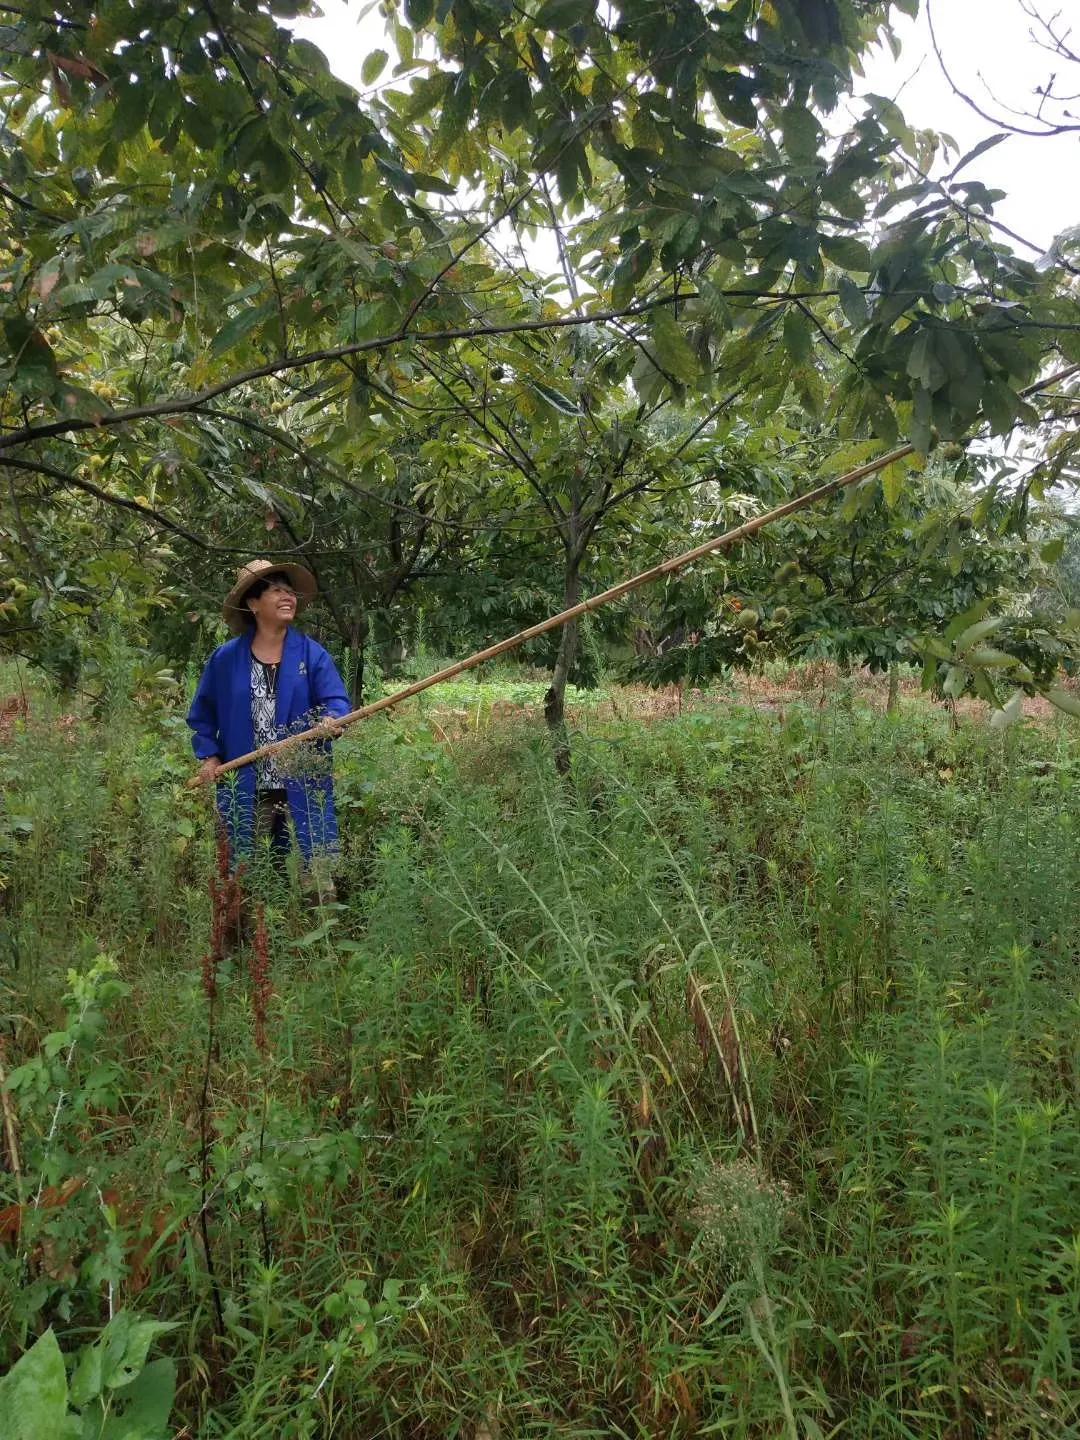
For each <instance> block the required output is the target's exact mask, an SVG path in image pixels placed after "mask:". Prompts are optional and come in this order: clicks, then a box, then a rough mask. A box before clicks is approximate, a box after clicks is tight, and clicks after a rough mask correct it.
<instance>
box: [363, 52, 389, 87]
mask: <svg viewBox="0 0 1080 1440" xmlns="http://www.w3.org/2000/svg"><path fill="white" fill-rule="evenodd" d="M389 58H390V57H389V56H388V55H387V53H386V51H385V50H372V51H370V52H369V53H368V54H367V55H365V57H364V63H363V65H361V67H360V79H361V80H362V81H363V83H364V84H365V85H371V84H372V83H373V82H374V81H376V80H377V79H378V78H379V76H380V75H381V74H382V72H383V71H384V70H385V69H386V62H387V60H388V59H389Z"/></svg>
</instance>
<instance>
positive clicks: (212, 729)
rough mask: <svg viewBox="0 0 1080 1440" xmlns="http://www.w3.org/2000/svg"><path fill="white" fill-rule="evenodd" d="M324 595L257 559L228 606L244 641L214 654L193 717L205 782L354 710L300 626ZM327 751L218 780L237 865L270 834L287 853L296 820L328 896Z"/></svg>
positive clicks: (332, 828) (333, 841) (333, 827)
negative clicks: (252, 754)
mask: <svg viewBox="0 0 1080 1440" xmlns="http://www.w3.org/2000/svg"><path fill="white" fill-rule="evenodd" d="M316 591H317V586H316V584H315V577H314V576H313V575H312V574H311V572H310V571H308V570H305V569H304V567H303V566H302V565H295V564H293V563H292V562H291V561H277V560H274V561H271V560H253V561H252V562H251V563H250V564H249V565H245V566H244V567H243V569H242V570H241V571H240V572H239V574H238V575H237V577H236V584H235V585H234V586H233V587H232V589H231V590H230V591H229V593H228V595H227V596H226V597H225V605H224V615H225V620H226V623H227V624H228V626H229V629H230V630H232V631H233V633H234V634H235V635H236V637H237V638H236V639H235V640H227V641H226V642H225V644H224V645H221V646H219V647H218V649H217V650H215V651H214V653H213V655H211V657H210V659H209V661H208V662H207V665H206V669H205V670H204V671H203V673H202V678H201V679H200V681H199V688H198V689H197V690H196V692H195V699H194V700H193V701H192V705H191V709H190V711H189V712H188V717H187V722H188V724H189V725H190V726H191V729H192V731H193V732H194V733H193V736H192V747H193V749H194V751H195V755H196V758H197V759H199V760H201V761H202V765H201V767H200V770H199V774H200V776H201V778H202V779H203V780H204V781H206V782H207V783H209V782H210V781H212V780H214V779H216V777H217V773H218V770H219V769H220V768H221V766H222V764H224V762H225V761H227V760H232V759H235V757H236V756H238V755H244V754H247V753H248V751H251V750H255V749H257V748H258V747H260V746H262V745H266V744H269V743H270V742H271V741H274V740H281V739H284V738H285V736H286V735H287V734H295V733H296V732H298V731H300V730H307V729H309V728H310V727H311V726H312V725H315V724H318V722H319V721H320V720H324V719H326V718H327V717H329V716H339V715H345V714H346V713H347V712H348V711H349V709H350V705H349V697H348V695H347V694H346V693H345V686H344V684H343V683H342V680H341V676H340V675H339V674H338V672H337V667H336V666H335V665H334V662H333V660H331V658H330V656H329V655H328V654H327V652H326V651H325V650H324V649H323V647H322V646H321V645H318V644H316V643H315V641H314V640H312V639H310V638H309V637H308V636H307V635H302V634H301V633H300V631H299V630H295V629H294V628H293V623H292V622H293V621H294V620H295V618H296V616H297V614H298V612H299V611H300V610H302V609H303V607H304V606H305V605H306V604H307V603H308V602H309V601H310V600H312V599H313V598H314V596H315V594H316ZM329 753H330V742H329V741H328V740H327V741H319V742H318V743H314V742H313V743H312V744H310V745H306V746H302V747H300V748H299V749H298V750H292V751H289V752H288V753H287V754H286V755H284V756H282V757H281V760H280V762H278V761H277V757H276V756H270V757H269V758H268V759H266V760H261V761H257V762H256V763H255V764H254V765H245V766H242V767H241V768H240V769H239V770H236V771H231V772H230V773H229V774H228V775H227V776H225V777H224V780H223V781H221V782H219V783H218V787H217V802H218V809H219V811H220V812H221V815H222V818H223V819H224V821H225V824H226V826H227V827H228V832H229V842H230V847H231V851H232V855H233V857H234V861H235V859H236V858H238V857H243V856H247V855H250V854H251V852H252V850H253V848H254V845H255V841H256V840H257V839H262V837H263V836H266V837H267V838H268V839H269V841H270V845H271V848H272V849H273V850H274V851H275V852H277V853H278V854H283V853H284V852H286V851H287V850H288V848H289V821H290V820H291V822H292V825H293V828H294V829H295V832H296V839H297V843H298V845H299V847H300V851H301V854H302V855H303V859H304V866H305V870H306V871H307V872H308V873H309V874H312V875H314V876H315V883H316V888H317V889H318V891H319V893H320V895H321V896H325V895H326V894H328V893H329V892H330V889H331V887H330V885H329V883H328V881H327V880H326V878H325V875H326V870H327V863H326V859H325V857H326V856H328V855H332V854H334V853H335V852H336V851H337V848H338V829H337V817H336V815H335V813H334V788H333V781H332V779H331V776H330V761H329ZM313 761H314V762H315V763H313ZM305 772H306V773H305ZM320 860H321V862H322V863H319V862H320Z"/></svg>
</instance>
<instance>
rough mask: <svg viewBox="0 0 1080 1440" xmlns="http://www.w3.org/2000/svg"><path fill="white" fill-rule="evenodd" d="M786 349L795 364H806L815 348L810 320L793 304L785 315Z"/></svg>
mask: <svg viewBox="0 0 1080 1440" xmlns="http://www.w3.org/2000/svg"><path fill="white" fill-rule="evenodd" d="M784 349H785V350H786V351H787V352H788V354H789V355H790V356H791V361H792V364H793V365H803V364H805V362H806V361H807V360H809V358H810V355H811V353H812V352H813V349H814V338H813V336H812V334H811V333H810V322H809V320H807V318H806V316H805V315H804V314H803V313H802V311H801V310H799V309H798V308H797V307H795V306H791V305H789V306H788V312H787V314H786V315H785V316H784Z"/></svg>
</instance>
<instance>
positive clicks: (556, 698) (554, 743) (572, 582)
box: [544, 548, 582, 775]
mask: <svg viewBox="0 0 1080 1440" xmlns="http://www.w3.org/2000/svg"><path fill="white" fill-rule="evenodd" d="M581 560H582V556H581V555H580V553H579V552H578V551H577V549H576V548H575V549H573V550H571V551H570V552H569V553H568V555H567V557H566V572H565V578H564V581H563V609H564V610H569V609H570V607H571V605H577V604H578V603H579V601H580V600H581ZM577 645H578V622H577V621H576V620H571V621H570V622H569V624H567V625H564V626H563V627H562V630H561V631H560V633H559V650H558V653H557V655H556V657H555V669H554V670H553V671H552V674H551V685H550V687H549V689H548V692H547V694H546V695H545V696H544V719H545V720H546V721H547V727H548V735H549V736H550V738H551V749H552V753H553V755H554V759H555V769H556V770H557V771H558V772H559V774H560V775H569V773H570V736H569V735H568V733H567V730H566V682H567V680H568V679H569V678H570V671H571V669H572V668H573V665H574V660H575V658H576V657H577Z"/></svg>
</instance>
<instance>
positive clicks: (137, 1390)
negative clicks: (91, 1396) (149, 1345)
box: [101, 1358, 176, 1440]
mask: <svg viewBox="0 0 1080 1440" xmlns="http://www.w3.org/2000/svg"><path fill="white" fill-rule="evenodd" d="M175 1391H176V1365H175V1363H174V1362H173V1361H172V1360H170V1359H168V1358H164V1359H161V1360H152V1361H151V1362H150V1364H149V1365H147V1366H146V1367H145V1369H144V1370H143V1371H142V1372H141V1374H140V1375H138V1376H137V1378H136V1379H134V1380H133V1381H132V1382H131V1384H130V1385H125V1386H124V1387H123V1388H122V1389H119V1390H114V1391H113V1394H112V1397H111V1398H112V1402H113V1407H114V1408H113V1413H111V1414H110V1415H109V1418H108V1419H107V1420H106V1422H105V1426H104V1428H103V1430H102V1431H101V1440H158V1437H160V1440H166V1437H167V1436H168V1435H169V1434H170V1429H169V1414H170V1412H171V1411H172V1406H173V1396H174V1394H175Z"/></svg>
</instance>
